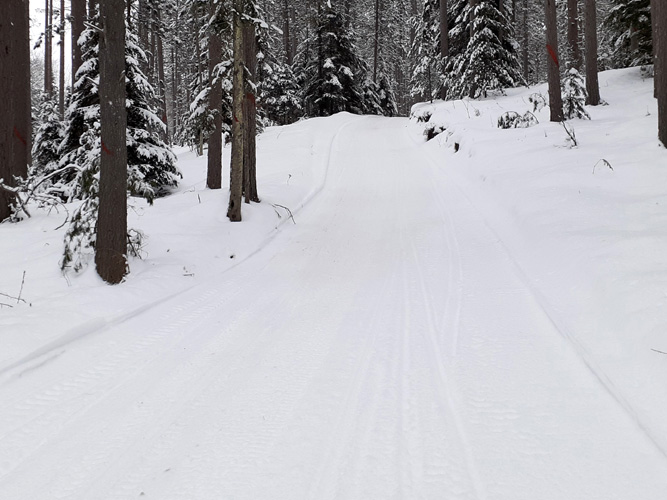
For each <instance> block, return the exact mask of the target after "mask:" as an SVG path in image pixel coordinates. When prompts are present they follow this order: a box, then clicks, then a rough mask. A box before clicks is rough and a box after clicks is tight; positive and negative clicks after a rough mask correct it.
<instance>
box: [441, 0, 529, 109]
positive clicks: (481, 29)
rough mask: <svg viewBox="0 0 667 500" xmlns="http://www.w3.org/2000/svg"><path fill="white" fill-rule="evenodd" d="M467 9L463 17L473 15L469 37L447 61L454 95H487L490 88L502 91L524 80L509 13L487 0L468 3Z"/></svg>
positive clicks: (448, 84)
mask: <svg viewBox="0 0 667 500" xmlns="http://www.w3.org/2000/svg"><path fill="white" fill-rule="evenodd" d="M467 10H468V15H466V11H465V10H464V11H463V14H462V16H461V18H462V19H472V21H471V24H470V29H469V31H470V33H471V36H470V39H469V40H468V43H467V44H466V46H465V49H463V50H462V51H461V52H460V53H458V54H456V55H454V56H453V57H451V59H450V63H449V64H448V65H447V71H448V74H447V88H448V92H450V93H451V96H452V97H464V96H467V97H471V98H477V97H480V96H484V97H486V96H487V94H488V92H489V91H501V92H502V91H503V89H504V88H506V87H516V86H518V85H522V84H524V83H525V82H524V80H523V75H522V74H521V64H520V63H519V59H518V57H517V54H516V49H515V46H516V43H515V41H514V33H513V29H512V26H511V24H510V22H509V19H508V18H507V16H506V15H505V14H504V13H503V11H502V10H501V9H499V8H497V7H496V6H495V5H494V3H493V2H491V1H488V0H480V1H479V2H478V3H475V4H473V5H472V6H471V5H470V4H469V5H468V7H467ZM473 13H474V14H473ZM466 31H468V30H466Z"/></svg>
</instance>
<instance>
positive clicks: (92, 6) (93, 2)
mask: <svg viewBox="0 0 667 500" xmlns="http://www.w3.org/2000/svg"><path fill="white" fill-rule="evenodd" d="M97 2H98V0H88V18H89V19H92V18H93V16H95V10H96V9H97Z"/></svg>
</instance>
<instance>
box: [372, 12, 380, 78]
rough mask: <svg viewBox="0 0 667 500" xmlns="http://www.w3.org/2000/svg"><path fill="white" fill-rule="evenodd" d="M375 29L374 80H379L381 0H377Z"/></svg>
mask: <svg viewBox="0 0 667 500" xmlns="http://www.w3.org/2000/svg"><path fill="white" fill-rule="evenodd" d="M374 14H375V30H374V33H373V82H374V83H377V81H378V57H379V52H380V0H375V11H374Z"/></svg>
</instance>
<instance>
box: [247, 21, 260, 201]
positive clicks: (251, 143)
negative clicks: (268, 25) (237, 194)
mask: <svg viewBox="0 0 667 500" xmlns="http://www.w3.org/2000/svg"><path fill="white" fill-rule="evenodd" d="M255 36H256V35H255V24H254V23H252V22H248V21H245V22H244V23H243V51H244V59H245V67H246V69H247V72H248V76H249V77H250V81H249V82H247V83H246V85H245V92H246V93H245V96H244V99H243V118H244V119H245V121H244V122H243V125H244V127H243V194H244V195H245V202H246V203H250V202H251V201H254V202H256V203H257V202H259V195H258V194H257V152H256V150H257V147H256V136H257V105H256V102H257V101H256V97H255V91H254V89H253V85H254V84H255V83H256V79H257V41H256V38H255Z"/></svg>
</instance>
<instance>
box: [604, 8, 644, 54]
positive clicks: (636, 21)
mask: <svg viewBox="0 0 667 500" xmlns="http://www.w3.org/2000/svg"><path fill="white" fill-rule="evenodd" d="M611 3H612V6H611V9H610V11H609V14H608V16H607V17H606V19H605V21H604V24H605V27H606V28H607V29H608V32H609V43H610V45H611V46H612V47H613V52H612V54H611V59H612V63H613V65H614V66H615V67H626V66H638V65H640V64H651V63H652V60H653V56H652V53H653V43H652V35H651V6H650V0H611Z"/></svg>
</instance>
